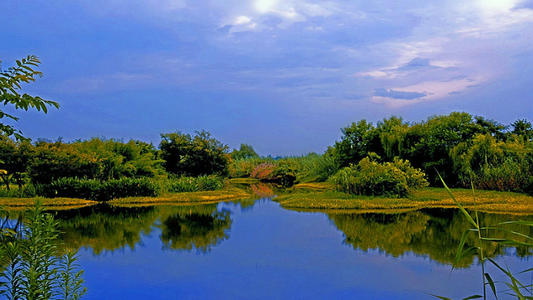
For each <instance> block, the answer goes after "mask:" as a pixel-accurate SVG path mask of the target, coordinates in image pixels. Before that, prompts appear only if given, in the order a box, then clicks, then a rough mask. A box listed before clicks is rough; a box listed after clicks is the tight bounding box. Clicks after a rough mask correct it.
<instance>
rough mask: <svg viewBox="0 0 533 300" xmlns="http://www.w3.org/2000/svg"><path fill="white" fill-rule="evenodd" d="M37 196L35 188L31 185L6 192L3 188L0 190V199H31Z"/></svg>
mask: <svg viewBox="0 0 533 300" xmlns="http://www.w3.org/2000/svg"><path fill="white" fill-rule="evenodd" d="M36 195H37V194H36V192H35V186H34V185H33V184H26V185H24V186H22V188H18V187H15V188H12V189H10V190H7V189H5V188H0V197H8V198H32V197H35V196H36Z"/></svg>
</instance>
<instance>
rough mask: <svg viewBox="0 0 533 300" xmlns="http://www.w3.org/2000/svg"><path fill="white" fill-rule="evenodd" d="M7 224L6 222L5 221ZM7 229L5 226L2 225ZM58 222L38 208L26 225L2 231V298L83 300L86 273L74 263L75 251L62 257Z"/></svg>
mask: <svg viewBox="0 0 533 300" xmlns="http://www.w3.org/2000/svg"><path fill="white" fill-rule="evenodd" d="M4 224H5V222H4ZM3 226H4V225H3ZM57 228H58V223H57V222H56V221H55V220H54V218H53V217H52V216H51V215H50V214H45V213H43V211H42V210H41V208H40V206H39V205H36V208H35V209H34V210H33V211H31V213H30V214H29V216H28V219H27V222H26V223H25V224H24V225H22V222H21V221H20V220H19V222H17V224H15V226H14V227H12V228H5V227H3V228H2V232H1V235H0V239H1V240H2V243H0V258H1V261H2V264H3V265H7V268H5V269H4V270H2V272H1V273H0V278H1V280H3V281H2V282H1V283H2V284H0V295H4V296H6V297H7V299H52V298H53V297H55V296H58V295H60V296H61V299H66V300H70V299H80V298H81V297H82V296H83V295H84V294H85V292H86V289H85V288H84V287H83V278H82V274H83V271H81V270H79V266H77V265H76V264H75V261H76V259H77V258H76V255H77V254H76V252H75V251H68V252H67V254H65V255H60V254H59V247H58V237H59V232H58V229H57Z"/></svg>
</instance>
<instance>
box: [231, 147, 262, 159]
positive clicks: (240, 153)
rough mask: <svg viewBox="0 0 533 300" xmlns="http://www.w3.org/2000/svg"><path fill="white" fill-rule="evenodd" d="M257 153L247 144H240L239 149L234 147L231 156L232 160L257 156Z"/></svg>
mask: <svg viewBox="0 0 533 300" xmlns="http://www.w3.org/2000/svg"><path fill="white" fill-rule="evenodd" d="M257 157H259V155H257V153H256V152H255V150H254V148H253V147H252V146H251V145H248V144H241V147H240V148H239V150H237V149H234V150H233V151H232V152H231V158H232V159H234V160H239V159H248V158H257Z"/></svg>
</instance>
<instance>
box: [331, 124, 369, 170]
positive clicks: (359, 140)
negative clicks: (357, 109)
mask: <svg viewBox="0 0 533 300" xmlns="http://www.w3.org/2000/svg"><path fill="white" fill-rule="evenodd" d="M341 131H342V134H343V136H342V138H341V140H340V141H338V142H336V143H335V146H334V147H333V148H332V149H331V150H329V151H328V152H329V154H332V155H333V156H334V157H335V160H336V162H337V164H338V165H339V166H340V167H346V166H349V165H350V164H353V163H357V162H359V161H360V160H361V159H362V158H364V157H365V156H366V155H367V154H368V152H375V151H374V150H375V149H374V147H373V146H374V145H375V144H376V143H375V139H376V137H377V135H376V130H375V127H374V125H372V123H368V122H367V121H366V120H361V121H359V122H357V123H355V122H354V123H352V124H351V125H350V126H348V127H345V128H343V129H341Z"/></svg>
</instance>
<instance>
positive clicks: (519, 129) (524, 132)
mask: <svg viewBox="0 0 533 300" xmlns="http://www.w3.org/2000/svg"><path fill="white" fill-rule="evenodd" d="M511 126H513V131H511V133H513V134H516V135H520V136H524V137H525V139H526V140H528V141H530V140H532V139H533V126H532V125H531V122H529V121H528V120H526V119H522V120H516V121H514V122H513V123H512V124H511Z"/></svg>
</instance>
